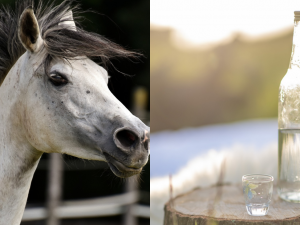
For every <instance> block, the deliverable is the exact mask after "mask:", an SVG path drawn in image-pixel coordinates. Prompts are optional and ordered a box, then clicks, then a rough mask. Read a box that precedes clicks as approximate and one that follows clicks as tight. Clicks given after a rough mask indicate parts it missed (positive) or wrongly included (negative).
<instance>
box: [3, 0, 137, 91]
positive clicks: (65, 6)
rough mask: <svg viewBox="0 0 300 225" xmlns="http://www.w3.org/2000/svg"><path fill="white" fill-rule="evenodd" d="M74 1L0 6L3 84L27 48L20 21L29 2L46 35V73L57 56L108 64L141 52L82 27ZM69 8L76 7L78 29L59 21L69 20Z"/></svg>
mask: <svg viewBox="0 0 300 225" xmlns="http://www.w3.org/2000/svg"><path fill="white" fill-rule="evenodd" d="M44 2H45V1H44ZM73 2H74V0H65V1H64V2H63V3H61V4H60V5H58V6H54V5H53V3H50V1H49V2H48V3H46V4H44V5H43V4H42V0H39V3H38V5H37V7H34V1H33V0H20V1H17V2H16V5H15V10H12V9H11V8H10V7H2V8H0V85H1V83H2V82H3V80H4V78H5V76H6V75H7V73H8V72H9V70H10V69H11V68H12V67H13V65H14V64H15V63H16V61H17V60H18V59H19V58H20V56H21V55H23V54H24V53H25V51H26V50H25V48H24V47H23V45H22V44H21V42H20V41H19V38H18V23H19V18H20V16H21V14H22V12H23V11H24V9H26V8H28V7H30V6H31V7H33V9H34V12H35V15H36V18H37V20H38V23H39V26H40V31H41V36H42V38H43V39H44V47H45V48H46V50H47V54H46V56H45V58H44V60H43V63H42V65H43V66H44V68H45V71H46V73H47V71H48V68H49V66H50V63H51V60H52V59H54V58H57V57H59V58H63V59H67V60H68V59H72V58H74V57H77V56H86V57H89V58H91V59H96V61H99V62H100V64H101V65H102V66H104V67H106V66H107V65H108V64H110V60H111V59H112V58H118V57H123V58H131V57H137V56H138V55H139V54H138V53H134V52H131V51H128V50H125V49H124V48H122V47H120V46H119V45H117V44H115V43H113V42H111V41H109V40H108V39H106V38H104V37H103V36H101V35H99V34H95V33H90V32H87V31H84V30H83V29H81V28H80V27H79V26H78V25H79V24H78V22H77V21H76V19H78V18H79V17H80V10H79V7H78V5H75V6H73ZM69 10H72V11H73V17H74V21H75V22H76V25H77V31H73V30H69V29H67V28H66V27H64V26H59V25H58V24H59V23H60V22H62V21H66V20H62V18H64V16H65V14H66V13H67V12H68V11H69Z"/></svg>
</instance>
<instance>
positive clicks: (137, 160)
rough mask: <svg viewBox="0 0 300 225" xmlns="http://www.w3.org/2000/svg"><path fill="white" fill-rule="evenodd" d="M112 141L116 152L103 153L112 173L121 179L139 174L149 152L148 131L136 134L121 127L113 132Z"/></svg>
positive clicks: (147, 129) (134, 131)
mask: <svg viewBox="0 0 300 225" xmlns="http://www.w3.org/2000/svg"><path fill="white" fill-rule="evenodd" d="M113 140H114V143H115V145H116V147H117V151H114V152H110V153H109V152H104V155H105V158H106V160H107V162H108V165H109V167H110V169H111V170H112V172H113V173H114V174H115V175H116V176H118V177H122V178H125V177H130V176H133V175H136V174H139V173H141V171H142V169H143V167H144V166H145V165H146V164H147V161H148V156H149V152H150V129H149V128H148V127H146V129H143V130H142V132H138V131H136V130H134V129H131V128H128V127H122V128H119V129H117V130H116V131H115V132H114V134H113Z"/></svg>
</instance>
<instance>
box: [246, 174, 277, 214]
mask: <svg viewBox="0 0 300 225" xmlns="http://www.w3.org/2000/svg"><path fill="white" fill-rule="evenodd" d="M273 180H274V177H272V176H270V175H263V174H248V175H244V176H243V177H242V182H243V192H244V197H245V201H246V209H247V212H248V214H249V215H250V216H265V215H267V213H268V210H269V205H270V202H271V197H272V193H273Z"/></svg>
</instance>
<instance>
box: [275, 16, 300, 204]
mask: <svg viewBox="0 0 300 225" xmlns="http://www.w3.org/2000/svg"><path fill="white" fill-rule="evenodd" d="M294 13H295V21H294V35H293V47H292V55H291V60H290V65H289V69H288V71H287V73H286V75H285V76H284V77H283V79H282V80H281V83H280V87H279V98H278V194H279V196H280V198H282V199H284V200H286V201H291V202H299V203H300V11H295V12H294Z"/></svg>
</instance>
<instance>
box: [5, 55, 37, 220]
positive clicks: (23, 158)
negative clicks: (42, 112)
mask: <svg viewBox="0 0 300 225" xmlns="http://www.w3.org/2000/svg"><path fill="white" fill-rule="evenodd" d="M22 64H23V59H22V58H20V59H19V60H18V62H17V63H16V64H15V65H14V67H13V68H12V69H11V70H10V72H9V73H8V74H7V77H6V78H5V80H4V82H3V84H2V85H1V86H0V119H1V123H0V225H2V224H12V225H17V224H20V222H21V218H22V215H23V212H24V208H25V205H26V201H27V196H28V192H29V188H30V183H31V180H32V177H33V174H34V171H35V169H36V167H37V164H38V161H39V159H40V157H41V155H42V153H41V152H39V151H37V150H35V149H33V147H32V146H31V145H30V143H29V142H28V141H27V139H26V137H25V132H24V130H23V128H22V124H21V120H20V115H21V113H22V112H18V109H19V108H20V107H19V108H18V106H19V105H20V99H18V98H19V97H20V96H21V93H22V91H21V90H22V87H21V86H22V84H24V82H23V79H24V78H23V77H22V75H21V69H20V68H21V66H22ZM25 84H26V82H25Z"/></svg>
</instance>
